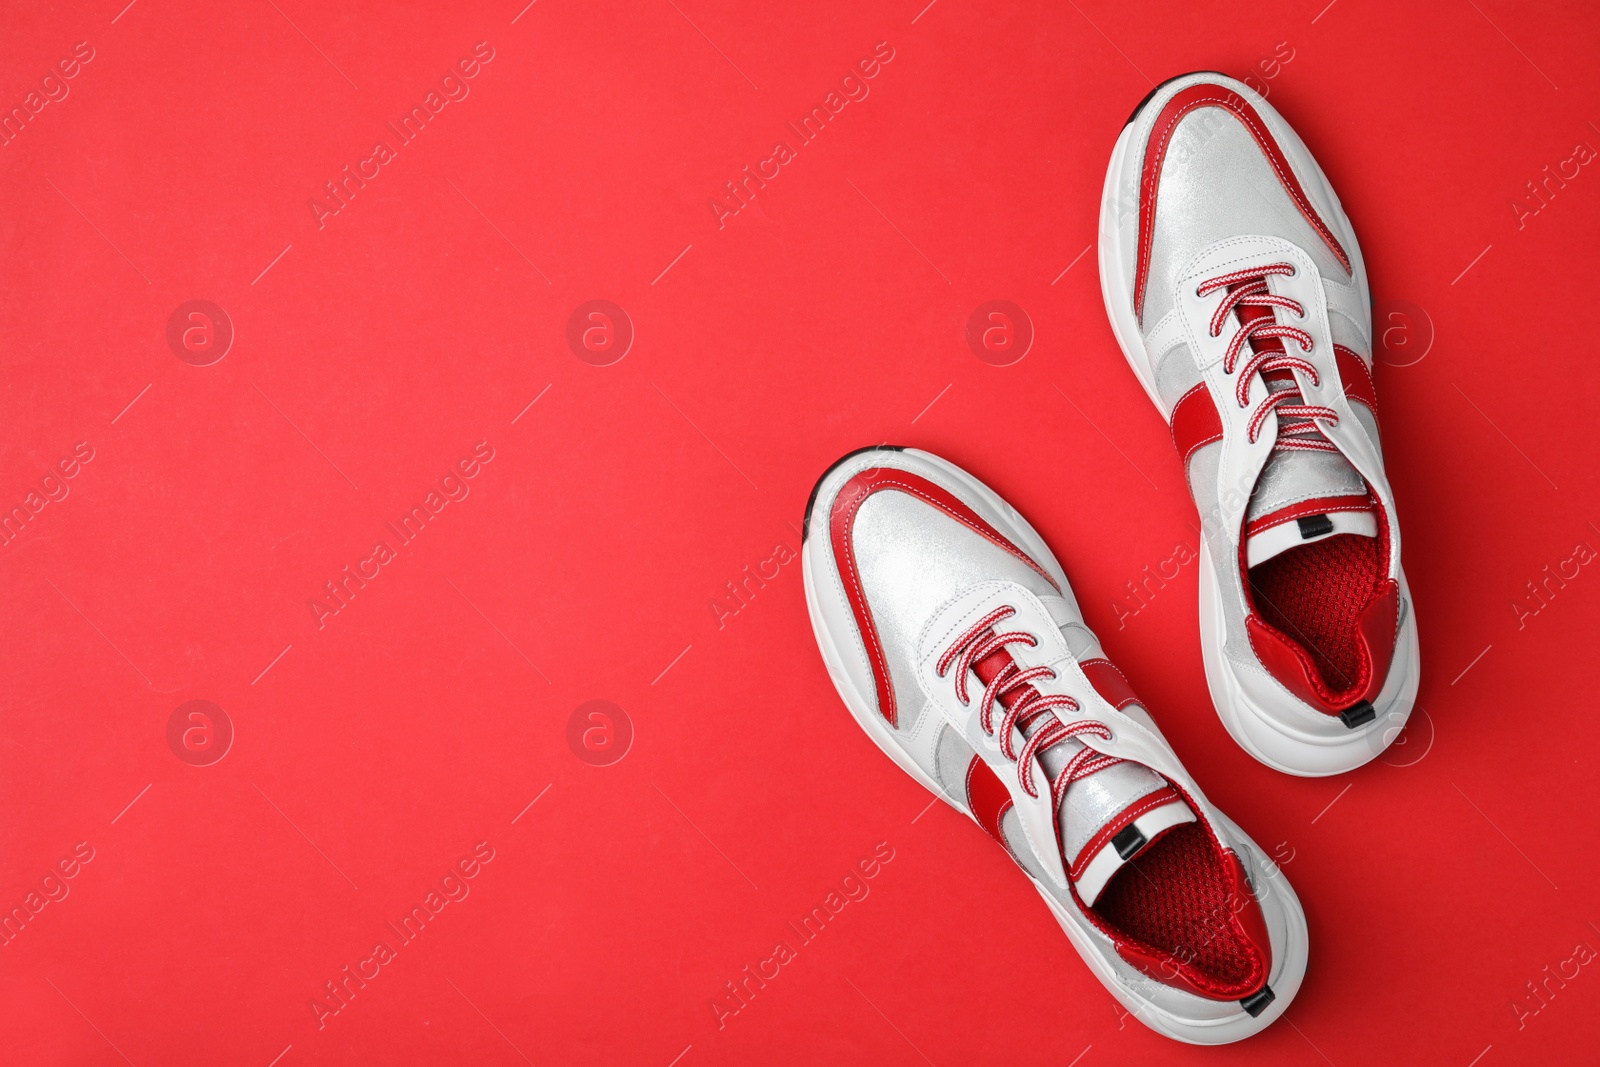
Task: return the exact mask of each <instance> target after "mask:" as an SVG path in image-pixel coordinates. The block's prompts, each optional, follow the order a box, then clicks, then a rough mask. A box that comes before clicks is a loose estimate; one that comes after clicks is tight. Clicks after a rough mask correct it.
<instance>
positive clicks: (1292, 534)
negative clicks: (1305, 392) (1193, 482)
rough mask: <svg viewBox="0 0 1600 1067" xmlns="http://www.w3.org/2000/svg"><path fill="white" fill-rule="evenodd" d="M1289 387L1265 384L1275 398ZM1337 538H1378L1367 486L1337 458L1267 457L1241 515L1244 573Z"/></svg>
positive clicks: (1317, 454) (1291, 453) (1280, 452)
mask: <svg viewBox="0 0 1600 1067" xmlns="http://www.w3.org/2000/svg"><path fill="white" fill-rule="evenodd" d="M1294 387H1295V386H1294V384H1293V382H1281V381H1279V382H1269V383H1268V388H1270V389H1272V390H1273V391H1274V392H1276V391H1278V390H1281V389H1285V388H1289V389H1292V388H1294ZM1336 534H1357V535H1359V536H1363V537H1376V536H1378V523H1377V513H1376V511H1375V510H1374V509H1373V506H1372V500H1371V498H1370V497H1369V496H1368V495H1367V483H1366V481H1365V480H1364V479H1363V478H1362V477H1361V475H1360V473H1359V472H1358V471H1357V470H1356V469H1355V468H1354V467H1352V466H1351V465H1350V461H1349V460H1347V459H1345V458H1344V456H1343V455H1342V454H1340V453H1338V452H1326V451H1322V450H1317V449H1303V448H1280V449H1277V450H1275V451H1274V452H1273V453H1272V454H1271V455H1270V456H1268V457H1267V462H1266V465H1265V466H1264V467H1262V469H1261V477H1259V478H1258V479H1256V486H1255V491H1254V493H1252V494H1251V497H1250V508H1249V510H1248V511H1247V512H1246V513H1245V559H1246V564H1245V565H1246V566H1247V567H1254V566H1256V565H1257V564H1259V563H1265V562H1266V561H1267V560H1269V559H1272V558H1273V557H1274V556H1279V555H1282V554H1283V553H1285V552H1287V551H1289V549H1291V548H1296V547H1298V546H1300V545H1304V544H1309V543H1310V542H1312V541H1321V540H1323V539H1325V538H1329V537H1333V536H1335V535H1336Z"/></svg>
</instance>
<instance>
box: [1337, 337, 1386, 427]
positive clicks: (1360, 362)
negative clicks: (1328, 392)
mask: <svg viewBox="0 0 1600 1067" xmlns="http://www.w3.org/2000/svg"><path fill="white" fill-rule="evenodd" d="M1333 355H1334V358H1335V359H1336V360H1337V361H1338V365H1339V380H1340V381H1342V382H1343V383H1344V395H1345V396H1346V397H1348V398H1350V399H1351V400H1354V401H1356V402H1357V403H1361V404H1365V405H1367V410H1368V411H1370V412H1372V417H1373V418H1374V419H1376V418H1377V417H1378V389H1377V387H1376V386H1375V385H1374V384H1373V381H1372V371H1371V369H1370V368H1368V366H1367V361H1366V360H1364V359H1362V358H1361V357H1360V356H1358V355H1356V354H1355V353H1354V352H1352V351H1351V350H1350V349H1348V348H1346V347H1345V346H1344V345H1334V346H1333Z"/></svg>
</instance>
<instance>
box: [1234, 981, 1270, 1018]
mask: <svg viewBox="0 0 1600 1067" xmlns="http://www.w3.org/2000/svg"><path fill="white" fill-rule="evenodd" d="M1277 999H1278V994H1276V993H1274V992H1273V991H1272V987H1271V986H1269V985H1264V986H1262V987H1261V988H1260V989H1258V990H1256V991H1255V992H1254V993H1251V994H1250V995H1249V996H1248V997H1245V998H1244V999H1242V1000H1240V1001H1239V1007H1241V1008H1243V1009H1244V1010H1245V1011H1247V1012H1249V1013H1250V1018H1252V1019H1254V1018H1257V1017H1258V1016H1260V1014H1261V1013H1262V1012H1264V1011H1266V1010H1267V1005H1268V1004H1271V1003H1272V1002H1273V1001H1274V1000H1277Z"/></svg>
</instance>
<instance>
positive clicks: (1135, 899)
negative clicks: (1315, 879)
mask: <svg viewBox="0 0 1600 1067" xmlns="http://www.w3.org/2000/svg"><path fill="white" fill-rule="evenodd" d="M1230 882H1231V879H1230V878H1229V876H1228V873H1227V872H1226V871H1225V870H1224V868H1223V860H1222V857H1221V855H1220V854H1219V853H1218V850H1217V848H1216V846H1215V844H1213V842H1212V841H1211V838H1210V835H1209V834H1208V832H1207V831H1206V829H1205V827H1204V826H1202V825H1200V824H1199V823H1186V824H1184V825H1182V826H1178V827H1175V828H1174V829H1172V830H1170V831H1168V832H1167V833H1165V834H1163V835H1162V836H1161V837H1159V838H1157V839H1156V841H1155V842H1153V843H1152V844H1151V845H1149V846H1148V847H1147V848H1146V849H1145V850H1144V851H1143V852H1141V853H1140V854H1139V855H1137V856H1135V857H1134V858H1133V860H1132V861H1130V862H1129V863H1126V864H1124V865H1123V866H1122V868H1121V869H1119V870H1118V871H1117V873H1116V874H1115V875H1113V876H1112V879H1111V882H1110V883H1109V884H1108V885H1107V886H1106V888H1105V890H1104V891H1103V892H1102V893H1101V895H1100V899H1099V900H1098V901H1096V902H1095V905H1094V911H1095V912H1096V914H1098V915H1099V916H1100V918H1101V919H1102V920H1104V922H1105V923H1106V924H1107V925H1108V926H1110V927H1111V928H1113V929H1114V930H1116V931H1117V932H1118V933H1119V934H1121V935H1122V936H1124V937H1127V938H1129V939H1130V940H1132V941H1134V942H1136V943H1138V944H1139V945H1141V946H1143V947H1145V948H1146V949H1147V950H1152V949H1153V950H1154V953H1155V954H1156V955H1162V956H1171V957H1172V958H1173V959H1175V960H1177V961H1179V962H1180V963H1181V962H1185V961H1187V963H1188V967H1189V969H1190V970H1191V971H1193V972H1196V974H1197V976H1198V977H1200V978H1201V979H1202V982H1203V984H1204V985H1209V986H1211V987H1213V989H1214V991H1215V992H1217V993H1219V994H1221V995H1224V996H1244V995H1246V994H1248V993H1250V992H1252V991H1253V990H1254V988H1255V987H1257V986H1259V985H1260V980H1259V968H1258V962H1259V961H1258V959H1257V951H1256V949H1255V947H1254V946H1253V945H1251V944H1250V943H1249V942H1248V941H1247V940H1246V939H1245V938H1244V936H1243V935H1242V934H1241V933H1239V932H1238V930H1237V929H1236V925H1235V923H1234V922H1233V916H1232V908H1231V907H1230V903H1231V902H1230Z"/></svg>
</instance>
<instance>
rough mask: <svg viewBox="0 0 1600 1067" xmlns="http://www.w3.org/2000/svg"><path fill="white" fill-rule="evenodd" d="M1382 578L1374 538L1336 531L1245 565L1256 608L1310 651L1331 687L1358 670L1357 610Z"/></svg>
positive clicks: (1352, 679)
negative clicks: (1253, 565)
mask: <svg viewBox="0 0 1600 1067" xmlns="http://www.w3.org/2000/svg"><path fill="white" fill-rule="evenodd" d="M1382 579H1383V561H1382V560H1381V559H1380V558H1379V545H1378V541H1377V539H1376V538H1373V537H1362V536H1361V535H1359V534H1337V535H1335V536H1333V537H1328V538H1324V539H1323V540H1321V541H1313V542H1312V543H1311V544H1309V545H1300V546H1298V547H1295V548H1291V549H1290V550H1289V551H1287V552H1285V553H1283V554H1282V555H1278V556H1274V557H1273V558H1271V559H1269V560H1267V561H1266V562H1265V563H1260V564H1257V565H1256V566H1255V567H1252V568H1251V569H1250V591H1251V594H1252V597H1253V599H1254V601H1255V606H1256V610H1257V612H1259V613H1260V615H1261V618H1262V620H1263V621H1264V622H1266V623H1267V624H1268V625H1270V626H1272V627H1274V628H1275V629H1277V630H1279V631H1281V632H1282V633H1284V634H1286V635H1287V636H1288V637H1289V638H1291V639H1292V640H1294V641H1295V642H1296V643H1297V644H1299V645H1300V647H1302V648H1304V649H1305V650H1306V652H1308V653H1309V654H1310V655H1311V662H1312V663H1313V664H1315V665H1316V668H1317V672H1318V673H1319V674H1320V675H1322V680H1323V682H1324V683H1325V684H1326V685H1327V687H1328V688H1329V689H1330V690H1332V691H1333V692H1335V693H1340V692H1344V691H1346V690H1348V689H1349V688H1350V687H1351V686H1353V685H1355V684H1356V682H1357V681H1358V680H1359V679H1360V676H1361V636H1360V623H1361V610H1362V609H1363V608H1365V607H1366V606H1367V604H1368V602H1369V601H1370V600H1371V599H1372V594H1373V592H1374V591H1375V590H1376V589H1377V586H1378V583H1379V582H1380V581H1381V580H1382Z"/></svg>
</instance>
